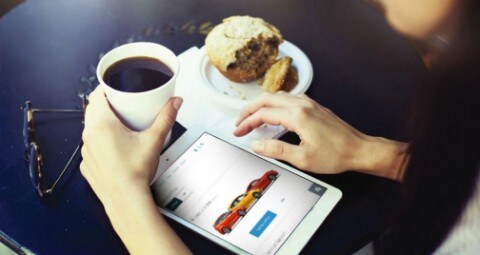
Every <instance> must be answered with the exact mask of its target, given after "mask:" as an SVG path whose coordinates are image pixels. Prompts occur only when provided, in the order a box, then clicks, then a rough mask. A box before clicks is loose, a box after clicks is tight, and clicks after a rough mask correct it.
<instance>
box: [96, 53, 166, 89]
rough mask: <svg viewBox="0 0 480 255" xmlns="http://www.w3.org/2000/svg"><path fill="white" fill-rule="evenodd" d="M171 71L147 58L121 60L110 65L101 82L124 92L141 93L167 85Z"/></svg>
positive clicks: (154, 60) (155, 60)
mask: <svg viewBox="0 0 480 255" xmlns="http://www.w3.org/2000/svg"><path fill="white" fill-rule="evenodd" d="M172 76H173V71H172V70H171V69H170V68H169V67H168V66H167V65H166V64H165V63H163V62H161V61H160V60H158V59H155V58H149V57H132V58H126V59H122V60H120V61H118V62H116V63H114V64H113V65H111V66H110V67H109V68H108V69H107V70H106V71H105V73H104V75H103V80H104V81H105V83H107V84H108V85H109V86H110V87H112V88H114V89H117V90H120V91H124V92H143V91H148V90H152V89H155V88H158V87H160V86H162V85H164V84H165V83H167V82H168V81H169V80H170V79H171V78H172Z"/></svg>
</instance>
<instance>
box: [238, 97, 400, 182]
mask: <svg viewBox="0 0 480 255" xmlns="http://www.w3.org/2000/svg"><path fill="white" fill-rule="evenodd" d="M264 123H265V124H271V125H282V126H284V127H285V128H287V129H288V130H289V131H292V132H295V133H297V135H298V136H299V137H300V139H301V142H300V144H299V145H293V144H288V143H285V142H282V141H279V140H274V139H266V140H259V141H254V142H253V144H252V149H253V150H254V151H255V152H256V153H258V154H261V155H264V156H267V157H272V158H276V159H280V160H285V161H287V162H289V163H291V164H293V165H294V166H296V167H298V168H300V169H303V170H308V171H311V172H316V173H328V174H330V173H341V172H344V171H347V170H358V171H360V172H366V173H370V174H374V175H379V176H383V177H387V178H395V177H392V176H390V174H392V173H391V172H388V171H390V170H392V169H391V168H392V167H395V166H393V165H391V164H390V163H395V164H397V163H398V162H397V160H398V158H397V157H396V156H397V154H396V153H397V152H399V151H403V152H404V150H405V148H406V147H405V145H404V144H401V143H398V142H394V141H390V140H387V139H383V138H378V137H370V136H367V135H365V134H363V133H361V132H360V131H358V130H356V129H355V128H353V127H351V126H350V125H348V124H347V123H346V122H344V121H343V120H341V119H340V118H338V117H337V116H336V115H335V114H334V113H332V112H331V111H330V110H329V109H327V108H325V107H323V106H321V105H319V104H318V103H317V102H315V101H313V100H312V99H310V98H309V97H307V96H306V95H301V96H293V95H290V94H288V93H285V92H278V93H276V94H271V93H265V94H263V95H262V96H261V97H260V98H259V99H257V100H255V101H254V102H252V103H251V104H250V105H248V106H246V107H245V108H244V109H243V110H242V112H241V113H240V117H239V119H238V121H237V124H236V125H237V129H236V130H235V131H234V134H235V135H236V136H243V135H246V134H248V133H249V132H250V131H252V130H253V129H254V128H256V127H259V126H261V125H263V124H264ZM392 153H393V154H392ZM392 160H393V161H395V162H392ZM383 161H385V162H383ZM384 168H385V169H384ZM387 168H388V169H387ZM395 170H397V169H395Z"/></svg>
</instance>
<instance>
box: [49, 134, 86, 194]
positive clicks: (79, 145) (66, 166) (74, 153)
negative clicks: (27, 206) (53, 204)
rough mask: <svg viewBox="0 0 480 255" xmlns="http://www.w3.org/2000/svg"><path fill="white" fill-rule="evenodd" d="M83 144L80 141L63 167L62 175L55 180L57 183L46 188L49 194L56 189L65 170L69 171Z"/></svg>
mask: <svg viewBox="0 0 480 255" xmlns="http://www.w3.org/2000/svg"><path fill="white" fill-rule="evenodd" d="M82 146H83V141H80V143H79V144H78V145H77V148H75V151H74V152H73V154H72V156H71V157H70V159H69V160H68V162H67V164H66V165H65V167H64V168H63V170H62V173H61V174H60V176H58V178H57V180H56V181H55V183H54V184H53V185H52V187H51V188H49V189H47V190H45V193H47V194H50V193H52V192H53V189H55V186H57V183H58V182H59V181H60V179H62V176H63V175H64V174H65V172H66V171H67V169H68V167H69V166H70V164H71V163H72V161H73V159H74V158H75V155H77V153H78V151H79V150H80V148H81V147H82Z"/></svg>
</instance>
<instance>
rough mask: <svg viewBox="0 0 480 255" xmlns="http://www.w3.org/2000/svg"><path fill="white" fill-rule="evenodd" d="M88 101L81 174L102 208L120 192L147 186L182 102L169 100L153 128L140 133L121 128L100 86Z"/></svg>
mask: <svg viewBox="0 0 480 255" xmlns="http://www.w3.org/2000/svg"><path fill="white" fill-rule="evenodd" d="M89 99H90V104H89V105H88V107H87V110H86V114H85V129H84V131H83V136H82V137H83V141H84V145H83V148H82V156H83V161H82V163H81V165H80V170H81V171H82V174H83V175H84V176H85V178H86V179H87V181H88V182H89V184H90V186H91V187H92V189H93V190H94V191H95V194H97V196H98V197H99V198H100V200H101V201H102V202H103V203H104V204H105V202H108V200H109V199H110V198H114V197H116V196H115V194H118V192H119V191H121V190H123V189H133V188H136V187H139V186H143V187H148V186H149V185H150V182H151V181H152V179H153V177H154V175H155V171H156V169H157V166H158V160H159V157H160V152H161V149H162V146H163V143H164V140H165V138H166V136H167V134H168V132H169V131H170V129H171V128H172V126H173V124H174V122H175V118H176V115H177V111H178V109H179V108H180V106H181V104H182V99H181V98H172V99H170V100H169V101H168V102H167V103H166V104H165V106H164V107H163V108H162V110H161V111H160V113H159V114H158V116H157V118H156V120H155V122H154V123H153V124H152V126H151V127H150V128H148V129H147V130H144V131H141V132H135V131H132V130H130V129H128V128H127V127H126V126H125V125H123V124H122V122H121V121H120V120H119V119H118V118H117V116H116V115H115V113H114V112H113V111H112V109H111V108H110V105H109V103H108V101H107V98H106V97H105V94H104V91H103V89H102V88H101V87H100V86H99V87H97V88H96V89H95V91H93V92H92V93H91V94H90V98H89Z"/></svg>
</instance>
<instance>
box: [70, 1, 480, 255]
mask: <svg viewBox="0 0 480 255" xmlns="http://www.w3.org/2000/svg"><path fill="white" fill-rule="evenodd" d="M384 5H385V8H386V16H387V19H388V20H389V22H390V23H391V25H392V26H393V27H394V28H395V29H397V30H398V31H400V32H401V33H404V34H405V35H407V36H411V37H414V38H418V39H423V40H425V39H430V38H434V37H435V38H443V39H442V40H441V41H442V42H445V40H444V38H447V39H448V41H449V44H450V46H449V47H450V48H449V49H448V51H447V52H448V53H442V54H440V55H439V57H438V58H437V61H436V62H435V64H434V65H433V66H432V79H431V83H430V84H427V85H426V86H425V88H424V90H425V91H424V93H423V96H424V97H423V98H422V100H420V103H419V106H418V107H417V108H415V109H416V113H415V115H414V117H413V120H414V121H413V123H414V124H415V125H414V126H413V128H412V142H411V143H410V144H406V143H401V142H397V141H392V140H388V139H385V138H379V137H372V136H368V135H366V134H363V133H361V132H359V131H358V130H355V129H354V128H353V127H351V126H349V125H348V124H347V123H345V122H343V121H342V120H341V119H339V118H338V117H337V116H335V115H334V114H333V113H332V112H331V111H329V110H328V109H326V108H324V107H322V106H321V105H319V104H318V103H316V102H314V101H313V100H311V99H309V98H308V97H307V96H298V97H297V96H291V95H288V94H285V93H277V94H265V95H264V96H263V97H261V98H260V99H258V100H256V101H254V102H253V103H252V104H250V105H249V106H247V107H246V108H245V109H244V110H243V111H242V113H241V115H240V117H239V120H238V122H237V128H236V130H235V135H238V136H242V135H245V134H247V133H248V132H250V131H251V130H252V129H253V128H255V127H258V126H260V125H262V124H263V123H269V124H281V125H283V126H285V127H286V128H288V129H289V130H290V131H293V132H296V133H297V134H298V135H299V137H300V138H301V143H300V144H299V145H291V144H287V143H284V142H281V141H278V140H262V141H256V142H254V143H253V144H252V148H253V150H254V151H256V152H257V153H259V154H263V155H265V156H269V157H273V158H277V159H282V160H285V161H288V162H290V163H292V164H293V165H295V166H297V167H299V168H300V169H303V170H307V171H311V172H316V173H341V172H344V171H347V170H354V171H358V172H363V173H367V174H373V175H377V176H381V177H385V178H390V179H393V180H397V181H400V182H404V185H403V186H404V190H405V192H404V198H403V200H402V204H401V206H400V208H399V210H398V214H397V215H395V217H393V218H392V225H391V228H390V229H389V231H387V233H386V234H385V235H384V236H383V237H382V239H381V241H380V248H379V252H380V253H382V254H429V253H438V254H450V253H468V252H470V253H472V252H477V253H478V252H479V251H478V249H480V247H479V246H478V245H476V243H477V242H471V241H469V240H468V238H469V236H472V235H473V237H474V238H475V237H477V238H478V235H479V234H480V229H479V226H480V225H479V220H480V195H479V194H478V193H479V192H480V187H478V186H479V176H478V172H479V159H480V124H479V122H480V121H478V120H480V85H479V84H478V81H479V80H480V79H479V78H480V77H479V75H478V74H477V73H478V72H477V70H476V68H478V63H479V61H480V58H479V56H480V54H479V45H480V40H479V38H478V37H479V33H478V32H477V31H476V30H475V29H477V28H479V27H480V24H479V22H478V18H477V16H479V15H478V14H479V10H480V9H479V4H478V2H477V1H473V0H472V1H468V0H464V1H461V0H429V1H415V0H408V1H407V0H403V1H400V0H396V1H395V0H391V1H385V2H384ZM445 45H447V44H446V43H443V46H445ZM90 100H91V101H90V105H89V106H88V108H87V113H86V119H85V131H84V134H83V138H84V142H85V145H84V147H83V149H82V155H83V159H84V160H83V162H82V164H81V166H80V169H81V171H82V174H83V175H84V176H85V178H86V179H87V181H88V182H89V184H90V185H91V187H92V188H93V190H94V191H95V193H96V194H97V196H98V197H99V199H100V200H101V202H102V203H103V205H104V206H105V210H106V212H107V214H108V216H109V218H110V221H111V223H112V225H113V227H114V228H115V231H116V232H117V233H118V235H119V236H120V238H121V239H122V241H123V242H124V243H125V245H126V247H127V248H128V250H129V251H130V252H131V253H134V254H150V253H151V251H158V250H161V251H162V252H163V253H165V254H171V253H172V254H173V253H189V251H188V249H187V248H186V247H185V245H184V244H183V243H182V242H181V240H179V238H178V237H177V236H176V235H175V234H174V232H173V231H172V230H171V229H170V228H169V226H168V225H167V224H166V223H165V221H164V220H163V218H162V217H161V215H160V214H159V213H158V211H157V210H156V206H155V203H154V201H153V197H152V195H151V191H150V189H149V183H150V181H151V179H152V178H153V175H154V171H155V169H156V166H157V164H158V155H159V152H160V148H161V147H162V144H163V141H164V138H165V136H166V134H167V130H169V129H170V128H171V126H172V125H173V123H174V120H175V117H176V113H177V111H178V109H179V107H180V105H181V103H182V100H181V99H180V98H172V99H171V100H170V101H169V102H168V103H167V104H166V105H165V106H164V108H163V109H162V111H161V112H160V114H159V115H158V117H157V120H156V121H155V123H154V124H153V125H152V127H151V128H149V129H148V130H146V131H143V132H140V133H135V132H131V131H129V130H128V129H127V128H125V127H124V126H123V125H122V124H121V123H120V122H119V121H118V119H117V118H116V117H115V115H114V114H113V113H112V111H111V110H110V108H109V106H108V102H107V101H106V98H105V96H104V93H103V91H102V90H101V89H100V88H97V89H96V90H95V91H94V92H93V93H92V95H91V97H90ZM284 116H295V117H293V118H285V117H284ZM299 123H301V125H300V124H299ZM132 151H135V153H131V152H132ZM472 215H473V216H472ZM475 224H476V225H475ZM472 226H473V228H471V227H472ZM459 234H460V236H462V237H464V236H465V238H467V239H463V240H462V239H458V238H457V237H458V236H459ZM464 241H465V242H464Z"/></svg>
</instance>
